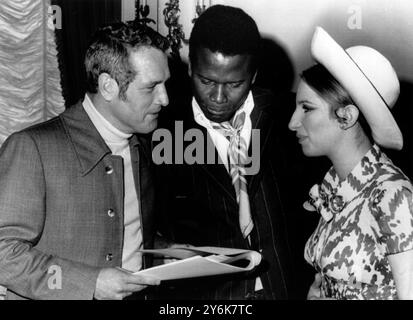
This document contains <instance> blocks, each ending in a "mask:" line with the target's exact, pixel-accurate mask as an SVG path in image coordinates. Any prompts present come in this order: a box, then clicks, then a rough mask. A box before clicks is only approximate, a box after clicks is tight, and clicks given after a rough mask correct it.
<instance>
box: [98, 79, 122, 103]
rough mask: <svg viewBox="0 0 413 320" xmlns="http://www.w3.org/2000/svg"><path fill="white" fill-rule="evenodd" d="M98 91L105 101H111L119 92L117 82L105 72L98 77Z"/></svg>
mask: <svg viewBox="0 0 413 320" xmlns="http://www.w3.org/2000/svg"><path fill="white" fill-rule="evenodd" d="M98 87H99V88H98V91H99V93H100V94H101V95H102V97H103V98H104V99H105V100H106V101H108V102H109V101H112V100H113V99H114V98H116V97H117V96H118V94H119V86H118V84H117V82H116V81H115V80H114V79H113V78H112V77H111V76H110V75H109V74H107V73H101V74H100V75H99V78H98Z"/></svg>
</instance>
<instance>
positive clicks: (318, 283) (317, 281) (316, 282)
mask: <svg viewBox="0 0 413 320" xmlns="http://www.w3.org/2000/svg"><path fill="white" fill-rule="evenodd" d="M311 286H312V287H316V288H318V287H320V286H321V274H319V273H316V274H315V276H314V282H313V284H312V285H311Z"/></svg>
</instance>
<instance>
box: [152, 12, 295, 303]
mask: <svg viewBox="0 0 413 320" xmlns="http://www.w3.org/2000/svg"><path fill="white" fill-rule="evenodd" d="M259 45H260V35H259V31H258V28H257V25H256V23H255V22H254V20H253V19H252V18H251V17H250V16H249V15H247V14H246V13H245V12H244V11H242V10H241V9H238V8H233V7H229V6H221V5H217V6H212V7H210V8H209V9H207V10H206V11H205V12H204V13H203V14H202V15H201V16H200V17H199V18H198V19H197V20H196V22H195V25H194V28H193V30H192V33H191V36H190V40H189V60H190V65H189V75H190V78H191V79H190V81H191V85H192V93H193V98H192V97H190V99H188V100H185V99H182V100H183V101H180V102H178V103H176V102H175V105H176V110H175V115H173V116H171V115H170V114H173V111H172V110H171V111H169V112H170V114H169V115H165V119H166V120H165V124H164V126H165V127H166V128H169V129H170V130H171V132H173V133H174V134H173V135H172V136H173V137H175V141H174V143H172V145H173V146H179V145H180V144H181V143H182V144H183V146H182V147H181V148H176V149H175V150H174V152H173V153H172V155H174V159H173V161H170V162H169V163H168V161H162V154H160V155H159V156H157V151H158V150H159V145H157V146H155V148H154V153H153V155H154V156H155V158H154V160H155V162H158V163H159V164H160V165H159V166H158V167H157V169H158V173H159V178H160V179H159V180H160V181H161V183H160V185H161V186H162V187H163V188H164V191H163V194H164V196H165V198H164V199H165V200H164V201H163V204H164V212H165V215H164V217H165V218H164V221H165V228H164V230H165V231H164V233H165V234H169V236H170V237H172V238H173V239H174V240H175V241H176V242H181V243H190V244H192V245H199V246H221V247H233V248H243V249H252V250H256V251H258V252H260V253H261V254H262V257H263V259H262V263H261V265H260V266H259V267H258V268H257V269H256V270H255V272H253V273H251V274H242V275H237V276H223V277H214V278H206V279H199V280H196V282H195V280H190V281H187V282H185V281H179V282H176V283H170V285H169V286H168V287H167V288H162V289H165V290H164V291H163V290H160V291H161V292H162V293H163V294H164V297H168V298H186V299H288V298H293V296H294V289H293V281H292V272H293V271H292V270H293V263H292V261H291V255H290V245H289V240H288V230H287V217H286V212H285V208H284V207H283V204H282V202H281V198H282V192H283V191H282V189H281V186H280V185H281V183H280V178H279V177H280V172H283V171H285V170H284V169H283V168H284V164H283V159H284V158H283V156H282V150H281V149H280V147H279V141H278V133H277V130H279V127H280V126H279V124H277V123H276V121H277V112H278V110H279V109H280V108H285V107H286V105H287V103H291V101H292V100H288V98H287V97H286V98H285V100H283V99H284V98H281V97H277V98H275V97H274V96H273V95H272V94H270V93H269V92H267V91H264V90H261V89H258V88H254V89H252V86H253V83H254V80H255V76H256V71H257V56H258V51H259ZM165 111H166V110H165ZM179 114H181V115H182V117H180V116H179ZM174 117H175V118H176V119H180V120H182V121H183V122H174V121H172V122H171V123H169V122H168V120H169V119H168V118H174ZM240 118H241V119H242V120H241V122H242V123H241V126H239V125H238V124H237V123H239V122H238V121H237V119H240ZM180 126H182V128H181V127H180ZM194 129H195V130H196V131H197V132H201V133H202V134H201V135H202V137H204V140H203V142H202V144H203V145H202V147H203V148H202V149H203V150H204V154H203V155H201V156H200V155H198V156H199V158H197V160H195V161H193V160H194V159H189V158H188V156H189V155H191V152H188V150H192V151H193V152H195V151H194V150H196V148H194V145H193V142H194V136H196V135H195V134H194V135H193V136H192V141H191V139H189V138H188V137H186V138H185V141H177V140H179V139H182V140H184V139H183V138H180V137H181V136H184V135H185V134H186V133H189V132H193V133H194V132H195V131H194ZM190 130H192V131H190ZM177 131H180V132H181V133H182V134H179V133H178V132H177ZM231 131H232V132H234V131H235V132H237V134H238V135H239V136H238V139H239V140H240V141H241V140H242V141H244V143H245V144H246V146H249V148H248V149H249V155H252V163H250V164H249V165H250V167H249V172H247V171H248V166H245V167H246V168H245V167H244V170H245V172H244V173H243V172H242V170H243V169H242V168H241V169H239V168H238V166H237V161H233V158H234V156H233V151H232V147H233V145H234V144H233V141H236V140H233V136H232V135H231V133H229V134H227V132H231ZM201 135H200V136H201ZM256 138H257V139H256ZM234 139H235V138H234ZM188 140H190V141H188ZM191 144H192V147H191ZM211 144H212V146H213V147H212V152H213V153H214V154H212V155H211V154H209V153H210V152H211V148H210V147H209V146H210V145H211ZM191 148H192V149H191ZM198 150H199V149H198ZM180 152H183V154H182V155H179V153H180ZM238 152H240V153H241V152H242V151H238ZM156 157H157V159H156ZM165 159H166V158H164V159H163V160H165ZM211 159H215V161H212V163H211ZM166 160H167V159H166ZM188 160H189V161H188ZM198 160H200V161H198ZM256 161H258V163H256ZM162 162H164V163H163V164H161V163H162ZM165 162H166V163H165ZM189 162H193V163H189ZM254 162H255V163H254ZM257 165H258V166H257ZM241 175H242V177H241V178H242V179H244V181H241V182H239V179H240V176H241ZM236 183H239V184H238V186H236ZM241 183H242V184H241ZM240 190H241V191H240ZM169 289H172V291H171V292H169V293H168V290H169Z"/></svg>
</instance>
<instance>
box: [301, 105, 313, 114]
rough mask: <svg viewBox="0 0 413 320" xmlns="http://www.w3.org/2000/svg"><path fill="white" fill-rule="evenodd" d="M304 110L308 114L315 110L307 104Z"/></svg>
mask: <svg viewBox="0 0 413 320" xmlns="http://www.w3.org/2000/svg"><path fill="white" fill-rule="evenodd" d="M302 108H303V110H304V113H307V112H310V111H311V110H313V108H311V107H309V106H308V105H306V104H303V106H302Z"/></svg>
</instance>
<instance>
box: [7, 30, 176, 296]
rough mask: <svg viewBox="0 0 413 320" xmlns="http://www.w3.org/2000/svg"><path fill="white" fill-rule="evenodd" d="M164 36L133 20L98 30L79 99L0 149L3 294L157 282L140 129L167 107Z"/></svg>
mask: <svg viewBox="0 0 413 320" xmlns="http://www.w3.org/2000/svg"><path fill="white" fill-rule="evenodd" d="M166 47H167V42H166V40H165V39H164V38H163V37H161V36H160V35H159V34H157V33H156V32H155V31H153V30H152V29H150V28H147V27H146V26H144V25H140V24H139V23H128V24H124V23H118V24H112V25H109V26H107V27H104V28H102V29H100V30H98V32H97V33H96V35H95V37H94V39H93V41H92V42H91V44H90V46H89V48H88V50H87V53H86V57H85V67H86V72H87V81H88V90H87V93H86V95H85V98H84V100H83V102H79V103H78V104H76V105H74V106H71V107H69V108H67V110H66V111H64V112H63V113H62V114H61V115H59V116H58V117H56V118H53V119H51V120H49V121H47V122H45V123H41V124H39V125H35V126H32V127H30V128H28V129H25V130H23V131H21V132H18V133H15V134H13V135H11V136H10V137H9V138H8V139H7V141H6V142H5V143H4V145H3V146H2V148H1V150H0V181H1V187H0V285H1V286H3V287H4V288H6V289H7V292H6V299H93V298H94V299H122V298H124V297H126V296H129V295H131V294H133V293H137V292H139V293H142V290H143V289H145V288H147V287H148V286H152V285H158V284H159V281H158V280H156V279H151V278H149V277H143V276H138V275H133V272H134V271H138V270H140V269H142V268H146V267H148V266H150V263H151V262H150V261H147V260H146V258H144V257H142V255H141V254H140V252H139V251H138V250H140V249H143V248H151V247H152V246H153V241H154V232H153V231H154V224H153V211H154V196H155V193H154V189H153V181H152V165H151V151H150V144H148V139H147V134H148V133H150V132H151V131H152V130H154V129H155V128H156V126H157V116H158V113H159V111H160V110H161V108H162V106H165V105H167V104H168V96H167V93H166V89H165V81H166V80H167V79H168V78H169V69H168V64H167V58H166V55H165V53H164V50H165V49H166Z"/></svg>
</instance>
